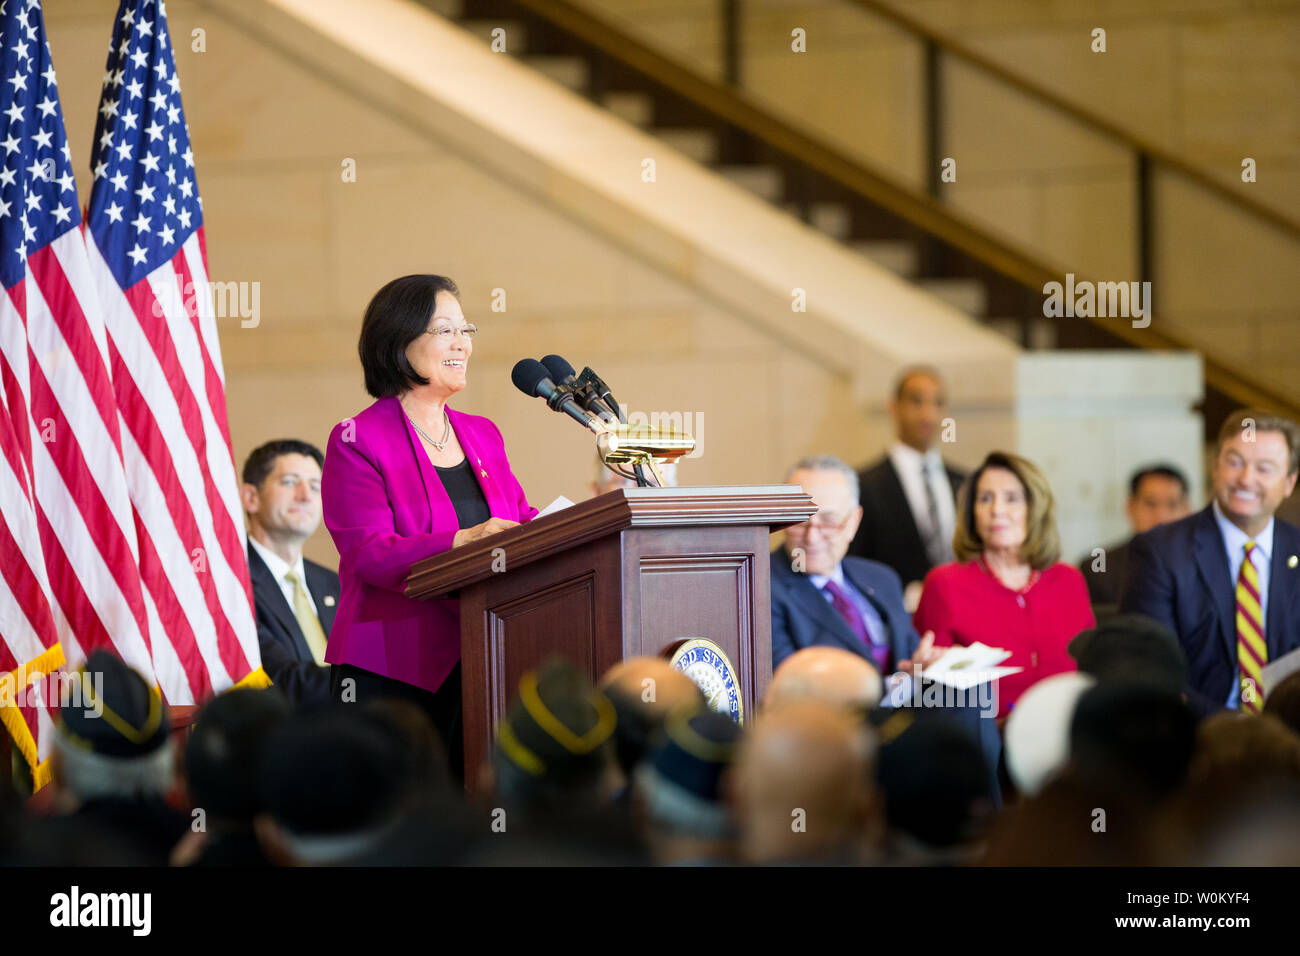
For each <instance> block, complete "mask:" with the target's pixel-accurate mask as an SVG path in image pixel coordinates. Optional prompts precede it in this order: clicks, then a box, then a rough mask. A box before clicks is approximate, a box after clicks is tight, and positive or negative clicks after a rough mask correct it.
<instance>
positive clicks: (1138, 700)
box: [1070, 680, 1196, 797]
mask: <svg viewBox="0 0 1300 956" xmlns="http://www.w3.org/2000/svg"><path fill="white" fill-rule="evenodd" d="M1195 747H1196V715H1195V714H1193V713H1192V711H1191V708H1189V707H1188V706H1187V704H1186V703H1185V702H1184V701H1183V698H1182V695H1181V694H1178V693H1176V692H1175V691H1172V690H1169V689H1167V688H1162V687H1158V686H1156V685H1152V684H1144V683H1134V682H1132V681H1124V680H1117V681H1102V682H1101V683H1098V684H1095V685H1094V686H1093V687H1092V688H1091V689H1089V690H1088V691H1086V692H1084V694H1083V696H1082V697H1080V698H1079V703H1078V704H1077V705H1076V706H1075V709H1074V718H1073V719H1072V720H1071V721H1070V762H1071V764H1072V765H1073V767H1074V770H1075V771H1076V772H1077V773H1078V774H1079V775H1080V777H1081V778H1082V779H1083V780H1085V781H1088V782H1089V783H1090V784H1092V785H1096V786H1101V787H1103V788H1106V787H1111V786H1120V787H1123V788H1125V789H1129V790H1136V791H1137V792H1138V793H1139V794H1140V795H1141V796H1144V797H1152V796H1162V795H1165V794H1168V793H1172V792H1173V791H1174V790H1176V789H1177V788H1178V787H1179V786H1181V785H1182V783H1183V781H1184V780H1185V779H1186V777H1187V771H1188V768H1189V767H1190V765H1191V762H1192V754H1193V752H1194V750H1195Z"/></svg>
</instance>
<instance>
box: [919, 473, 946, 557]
mask: <svg viewBox="0 0 1300 956" xmlns="http://www.w3.org/2000/svg"><path fill="white" fill-rule="evenodd" d="M921 484H922V485H924V486H925V505H926V508H927V510H928V511H929V512H930V533H929V534H928V535H926V541H925V550H926V553H927V555H929V558H930V563H931V564H934V565H939V564H944V563H945V562H946V561H947V560H948V543H947V542H946V541H945V540H944V537H943V527H942V526H941V524H940V522H939V501H938V499H937V498H935V496H934V485H932V484H930V461H929V459H927V458H922V459H921Z"/></svg>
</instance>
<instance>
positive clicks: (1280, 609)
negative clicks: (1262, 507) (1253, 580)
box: [1264, 521, 1300, 661]
mask: <svg viewBox="0 0 1300 956" xmlns="http://www.w3.org/2000/svg"><path fill="white" fill-rule="evenodd" d="M1298 552H1300V547H1297V542H1296V541H1295V539H1294V537H1293V535H1292V534H1291V527H1290V526H1289V525H1284V524H1283V523H1282V522H1280V521H1274V523H1273V560H1272V561H1271V562H1269V569H1268V620H1266V621H1265V622H1264V641H1265V643H1266V644H1267V645H1268V659H1269V660H1270V661H1272V660H1276V659H1277V658H1278V657H1281V656H1282V655H1283V654H1285V653H1286V652H1287V651H1288V650H1289V649H1290V648H1288V647H1287V644H1286V635H1287V633H1288V630H1287V629H1288V625H1289V624H1290V622H1291V621H1292V620H1294V618H1293V617H1292V614H1291V602H1292V601H1293V600H1294V598H1295V593H1296V590H1297V587H1296V585H1297V578H1296V575H1297V574H1300V570H1297V568H1295V567H1292V566H1291V559H1292V558H1293V557H1294V556H1296V554H1297V553H1298Z"/></svg>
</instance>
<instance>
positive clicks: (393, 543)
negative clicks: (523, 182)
mask: <svg viewBox="0 0 1300 956" xmlns="http://www.w3.org/2000/svg"><path fill="white" fill-rule="evenodd" d="M477 332H478V328H477V327H476V326H475V325H473V324H472V323H469V322H467V321H466V320H465V313H464V312H463V311H462V309H461V306H460V299H459V291H458V290H457V288H456V284H455V283H454V282H452V281H451V280H450V279H448V278H447V277H446V276H439V275H409V276H403V277H401V278H399V279H394V280H392V281H391V282H389V283H388V284H387V285H385V286H384V287H383V288H382V289H380V290H379V291H378V292H377V293H376V294H375V296H374V298H373V299H371V301H370V304H369V306H367V308H366V314H365V318H364V320H363V321H362V325H361V336H360V341H359V343H358V352H359V354H360V357H361V365H362V368H363V370H364V372H365V384H366V391H368V392H369V393H370V394H371V395H373V396H374V398H375V402H374V403H373V404H371V405H370V406H369V407H368V408H366V409H365V410H363V411H361V412H359V413H358V414H356V415H354V416H353V417H351V418H348V419H346V420H344V421H342V422H340V423H339V424H338V425H336V426H335V427H334V429H333V431H332V432H331V433H330V437H329V444H328V445H327V446H326V451H325V468H324V474H323V477H322V479H321V498H322V504H323V509H324V517H325V526H326V527H327V528H328V529H329V532H330V535H331V536H332V537H333V539H334V544H335V545H336V546H337V547H338V551H339V581H340V588H341V595H340V597H339V605H338V608H337V613H336V614H335V617H334V627H333V630H332V631H331V633H330V639H329V645H328V647H327V650H326V654H325V659H326V661H327V662H328V663H329V664H331V665H333V671H332V673H331V675H330V679H331V693H332V694H333V695H334V697H335V699H338V700H342V701H344V702H347V703H350V702H357V703H365V702H366V701H367V700H371V699H376V698H379V697H399V698H402V699H405V700H410V701H412V702H413V703H416V704H417V705H419V706H420V707H422V708H423V709H424V710H425V712H426V713H427V714H428V715H429V719H430V720H431V721H432V723H433V725H434V727H435V728H436V729H437V731H438V734H439V736H440V737H441V738H442V740H443V742H444V743H445V745H446V747H447V756H448V762H449V764H450V765H451V768H452V771H453V773H455V774H456V775H457V776H460V775H461V774H462V773H463V765H464V757H463V754H464V736H463V727H462V723H461V688H460V601H459V600H457V599H455V598H444V599H437V600H430V601H420V600H416V599H415V598H411V597H407V595H406V592H405V585H406V577H407V574H408V573H409V572H410V570H411V566H412V565H414V564H416V563H417V562H419V561H421V560H423V559H425V558H429V557H433V556H435V555H438V554H442V553H444V552H446V551H448V550H450V549H452V548H455V547H461V546H464V545H467V544H470V543H472V542H475V541H479V540H481V539H483V538H485V537H488V536H490V535H493V534H496V533H497V532H500V531H503V530H505V529H507V528H512V527H514V526H515V525H517V524H519V523H521V522H526V521H530V520H532V518H533V517H535V516H536V514H537V509H536V508H534V507H532V506H531V505H529V503H528V500H527V499H526V498H525V496H524V491H523V489H522V488H521V487H520V485H519V481H518V480H517V479H516V478H515V476H514V472H513V471H511V468H510V462H509V460H508V459H507V457H506V450H505V442H504V440H503V439H502V437H501V432H500V430H499V429H498V428H497V427H496V425H494V424H493V423H492V422H491V421H490V420H489V419H487V418H483V417H481V416H478V415H468V414H466V413H464V412H459V411H456V410H455V409H450V408H448V407H447V403H448V401H449V400H450V399H451V398H452V396H454V395H455V394H456V393H457V392H460V391H461V390H462V389H464V388H465V386H466V384H467V378H466V376H467V375H468V368H469V360H470V356H471V354H472V353H473V350H474V335H475V334H476V333H477ZM474 769H475V770H476V769H477V768H474Z"/></svg>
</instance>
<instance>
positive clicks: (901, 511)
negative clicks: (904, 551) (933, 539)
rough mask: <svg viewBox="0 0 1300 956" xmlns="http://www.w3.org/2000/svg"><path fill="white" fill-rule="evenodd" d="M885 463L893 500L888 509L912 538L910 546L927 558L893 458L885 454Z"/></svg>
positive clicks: (923, 543)
mask: <svg viewBox="0 0 1300 956" xmlns="http://www.w3.org/2000/svg"><path fill="white" fill-rule="evenodd" d="M885 464H887V465H888V466H889V467H888V469H886V470H887V471H888V472H889V495H890V497H891V498H893V499H894V500H893V501H892V502H891V503H890V510H891V511H893V513H894V514H895V515H896V516H897V517H898V520H899V521H900V522H901V523H902V525H903V527H904V529H906V533H907V534H908V535H909V536H910V537H911V539H912V547H913V548H915V549H916V550H917V552H918V553H919V554H923V555H926V561H927V562H928V561H929V560H930V559H929V556H928V555H929V552H927V551H926V550H925V542H924V541H923V540H922V539H921V529H920V528H918V527H917V526H916V516H915V515H914V514H912V505H911V503H910V502H908V500H907V492H906V491H904V490H903V479H902V478H900V477H899V476H898V470H897V469H896V468H895V467H894V459H893V458H890V457H889V456H888V455H886V456H885Z"/></svg>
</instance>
